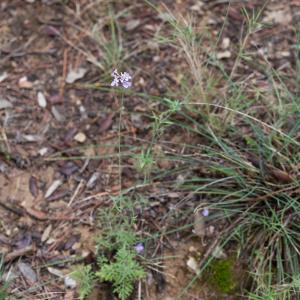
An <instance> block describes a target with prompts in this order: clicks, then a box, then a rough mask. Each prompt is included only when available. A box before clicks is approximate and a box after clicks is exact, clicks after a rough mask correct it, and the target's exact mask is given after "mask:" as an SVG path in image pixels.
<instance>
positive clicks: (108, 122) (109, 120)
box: [99, 113, 115, 133]
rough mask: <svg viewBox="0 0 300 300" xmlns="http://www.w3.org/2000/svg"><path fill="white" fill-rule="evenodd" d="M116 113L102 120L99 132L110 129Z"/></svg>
mask: <svg viewBox="0 0 300 300" xmlns="http://www.w3.org/2000/svg"><path fill="white" fill-rule="evenodd" d="M114 115H115V114H114V113H111V114H109V115H108V116H107V117H106V118H105V119H103V120H101V122H100V124H99V126H100V128H99V132H100V133H101V132H104V131H106V130H108V129H109V128H110V127H111V125H112V121H113V117H114Z"/></svg>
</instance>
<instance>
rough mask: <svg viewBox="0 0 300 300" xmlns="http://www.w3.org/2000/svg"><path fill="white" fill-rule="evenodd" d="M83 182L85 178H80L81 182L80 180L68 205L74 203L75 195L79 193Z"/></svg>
mask: <svg viewBox="0 0 300 300" xmlns="http://www.w3.org/2000/svg"><path fill="white" fill-rule="evenodd" d="M83 182H84V181H83V180H80V182H79V184H78V186H77V188H76V190H75V192H74V194H73V196H72V197H71V199H70V201H69V203H68V206H71V204H72V203H73V201H74V199H75V197H76V196H77V194H78V193H79V190H80V189H81V187H82V185H83Z"/></svg>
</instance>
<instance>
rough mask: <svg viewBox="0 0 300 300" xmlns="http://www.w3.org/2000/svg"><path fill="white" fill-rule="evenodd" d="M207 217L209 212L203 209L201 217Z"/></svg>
mask: <svg viewBox="0 0 300 300" xmlns="http://www.w3.org/2000/svg"><path fill="white" fill-rule="evenodd" d="M208 215H209V210H208V208H206V207H205V208H204V209H203V210H202V216H203V217H207V216H208Z"/></svg>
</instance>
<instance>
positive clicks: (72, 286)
mask: <svg viewBox="0 0 300 300" xmlns="http://www.w3.org/2000/svg"><path fill="white" fill-rule="evenodd" d="M64 281H65V287H66V288H68V289H75V288H76V286H77V283H76V281H75V280H74V279H73V278H71V277H70V276H66V277H65V280H64Z"/></svg>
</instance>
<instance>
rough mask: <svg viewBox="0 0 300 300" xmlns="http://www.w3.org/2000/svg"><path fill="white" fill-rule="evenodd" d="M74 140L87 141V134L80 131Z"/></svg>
mask: <svg viewBox="0 0 300 300" xmlns="http://www.w3.org/2000/svg"><path fill="white" fill-rule="evenodd" d="M74 140H75V141H77V142H79V143H84V142H85V141H86V135H85V134H84V133H83V132H78V133H77V134H76V135H75V136H74Z"/></svg>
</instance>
